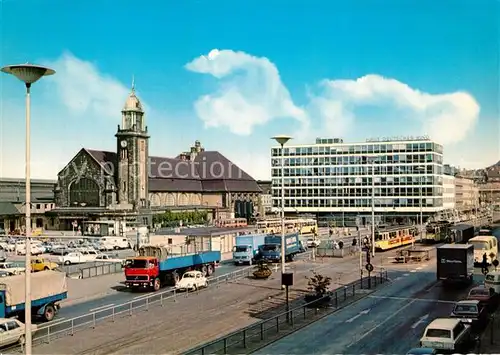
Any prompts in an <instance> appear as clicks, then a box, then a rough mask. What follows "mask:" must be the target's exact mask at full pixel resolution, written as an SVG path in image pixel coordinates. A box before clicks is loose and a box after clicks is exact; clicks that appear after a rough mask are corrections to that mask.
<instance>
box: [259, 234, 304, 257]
mask: <svg viewBox="0 0 500 355" xmlns="http://www.w3.org/2000/svg"><path fill="white" fill-rule="evenodd" d="M300 252H301V244H300V240H299V233H292V234H287V235H285V260H286V261H292V260H293V258H294V257H295V255H297V254H298V253H300ZM260 257H261V258H262V259H263V260H266V261H268V262H280V261H281V236H279V235H268V236H266V237H265V239H264V245H262V246H261V247H260Z"/></svg>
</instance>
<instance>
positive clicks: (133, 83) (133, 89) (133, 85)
mask: <svg viewBox="0 0 500 355" xmlns="http://www.w3.org/2000/svg"><path fill="white" fill-rule="evenodd" d="M132 92H135V75H132Z"/></svg>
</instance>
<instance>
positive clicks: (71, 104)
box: [46, 53, 130, 120]
mask: <svg viewBox="0 0 500 355" xmlns="http://www.w3.org/2000/svg"><path fill="white" fill-rule="evenodd" d="M46 65H48V66H49V67H52V68H54V69H55V70H56V72H57V74H56V75H54V76H52V77H50V78H48V79H50V80H51V81H53V82H54V83H55V84H56V85H55V88H56V90H57V93H58V96H59V100H60V102H61V103H62V104H64V105H65V106H66V107H67V109H68V110H69V111H70V113H71V114H74V115H82V114H86V115H97V116H100V117H104V118H108V117H109V118H112V119H114V120H116V117H117V114H119V112H120V111H121V109H122V108H123V105H124V103H125V99H126V97H127V95H128V94H129V92H130V89H128V88H127V87H125V86H124V85H123V84H122V83H121V82H120V81H118V80H116V79H115V78H112V77H110V76H107V75H105V74H103V73H101V72H100V71H99V69H98V68H97V67H96V66H95V65H94V64H92V63H90V62H87V61H84V60H81V59H79V58H77V57H75V56H74V55H72V54H71V53H64V54H63V55H62V56H61V57H59V58H58V59H57V60H56V61H54V62H48V63H46Z"/></svg>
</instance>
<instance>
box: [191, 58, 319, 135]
mask: <svg viewBox="0 0 500 355" xmlns="http://www.w3.org/2000/svg"><path fill="white" fill-rule="evenodd" d="M186 69H188V70H190V71H192V72H196V73H201V74H210V75H212V76H214V77H215V78H217V79H220V80H221V82H220V85H219V87H218V90H217V91H216V92H215V93H212V94H209V95H205V96H202V97H200V98H199V99H198V100H197V101H196V102H195V106H194V107H195V110H196V113H197V115H198V117H199V118H200V119H201V120H202V121H203V122H204V123H205V127H227V128H228V129H229V130H230V131H231V132H233V133H234V134H238V135H242V136H247V135H250V134H251V133H252V131H253V129H254V127H255V126H259V125H264V124H266V123H268V122H269V121H271V120H273V119H276V118H293V119H295V120H297V121H299V122H301V123H302V125H304V126H307V125H308V122H309V120H308V117H307V115H306V113H305V112H304V110H303V109H302V108H300V107H298V106H296V105H295V104H294V103H293V101H292V99H291V97H290V93H289V92H288V90H287V88H286V87H285V86H284V85H283V83H282V82H281V78H280V75H279V72H278V69H277V68H276V66H275V65H274V64H273V63H271V62H270V61H269V60H268V59H267V58H264V57H255V56H252V55H249V54H247V53H244V52H235V51H232V50H221V51H219V50H217V49H214V50H212V51H211V52H210V53H209V54H208V55H207V56H204V55H202V56H200V57H198V58H195V59H194V60H192V61H191V62H190V63H188V64H186Z"/></svg>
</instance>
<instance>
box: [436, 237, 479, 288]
mask: <svg viewBox="0 0 500 355" xmlns="http://www.w3.org/2000/svg"><path fill="white" fill-rule="evenodd" d="M436 251H437V257H436V259H437V267H436V276H437V279H438V280H441V281H443V283H444V284H445V285H446V284H450V283H461V284H472V282H473V281H474V246H473V245H471V244H444V245H441V246H439V247H437V248H436Z"/></svg>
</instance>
